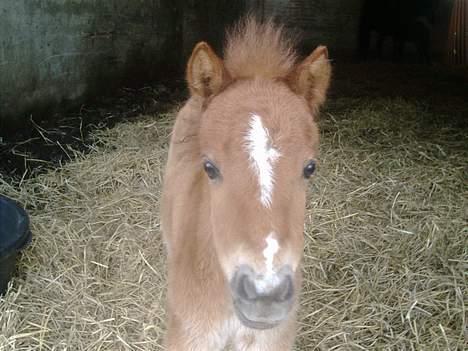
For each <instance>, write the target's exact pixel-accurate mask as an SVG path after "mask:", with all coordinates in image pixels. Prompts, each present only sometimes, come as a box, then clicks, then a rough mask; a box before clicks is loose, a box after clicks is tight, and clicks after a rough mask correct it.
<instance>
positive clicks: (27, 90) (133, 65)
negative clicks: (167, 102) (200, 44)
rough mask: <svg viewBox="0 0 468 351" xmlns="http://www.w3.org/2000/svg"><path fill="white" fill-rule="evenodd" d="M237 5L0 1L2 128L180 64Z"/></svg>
mask: <svg viewBox="0 0 468 351" xmlns="http://www.w3.org/2000/svg"><path fill="white" fill-rule="evenodd" d="M232 3H233V2H232V1H229V0H221V1H216V0H211V1H203V0H190V1H183V0H106V1H96V0H0V132H1V129H2V126H6V124H7V123H6V121H7V120H8V121H9V122H11V121H16V122H18V124H19V125H21V124H22V123H21V122H22V121H24V120H25V119H29V115H30V114H33V115H34V116H35V117H36V118H40V117H43V116H46V115H49V116H50V115H51V113H50V111H51V110H53V109H55V108H56V107H57V106H60V105H61V106H73V105H74V104H75V103H77V102H80V101H83V100H84V99H86V98H89V97H93V96H99V95H102V94H105V93H106V92H109V91H111V90H112V89H113V88H115V87H116V86H119V85H121V84H131V83H138V82H140V83H141V82H148V81H150V80H152V79H156V78H158V77H160V76H161V75H166V74H168V73H169V72H171V71H173V69H180V67H181V65H180V63H181V62H182V60H183V59H184V58H185V57H186V55H187V54H188V52H189V51H190V49H191V48H192V46H193V44H194V41H195V40H198V39H200V38H203V37H207V36H208V38H212V39H214V40H218V41H219V38H218V36H220V35H221V34H222V32H223V27H224V26H225V24H226V23H229V22H232V20H234V18H236V17H237V16H238V15H239V14H240V13H241V12H242V10H243V7H242V6H243V4H244V2H243V1H236V2H234V3H235V5H233V4H232ZM226 9H228V11H225V10H226ZM218 13H219V14H221V15H218Z"/></svg>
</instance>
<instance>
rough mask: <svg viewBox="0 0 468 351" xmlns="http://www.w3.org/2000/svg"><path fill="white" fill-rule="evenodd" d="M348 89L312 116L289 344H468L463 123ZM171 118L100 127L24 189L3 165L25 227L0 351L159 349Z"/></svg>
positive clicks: (3, 305)
mask: <svg viewBox="0 0 468 351" xmlns="http://www.w3.org/2000/svg"><path fill="white" fill-rule="evenodd" d="M349 102H350V101H347V100H346V99H339V100H335V102H333V105H331V106H329V109H328V113H326V114H324V116H323V117H322V121H321V128H322V147H321V156H320V162H321V163H320V167H319V170H318V173H317V176H316V177H315V178H314V179H313V181H312V183H311V186H310V187H311V194H310V197H309V199H310V200H309V203H308V216H307V223H306V231H305V233H306V247H305V259H304V278H305V279H304V288H303V293H302V297H301V299H302V300H301V301H302V303H301V306H302V307H301V309H300V320H299V321H300V322H299V324H300V330H299V336H298V339H297V346H296V349H297V350H313V349H318V350H463V349H464V348H465V349H466V347H467V338H468V335H467V321H466V318H467V314H466V305H467V303H466V302H467V300H466V299H467V293H468V287H467V267H468V254H467V250H468V239H467V237H468V236H467V213H466V198H467V188H466V161H467V156H468V155H467V149H466V145H467V141H468V140H467V135H466V133H464V131H463V130H456V129H453V128H450V126H445V127H444V128H441V126H443V125H444V124H443V123H440V121H438V120H434V116H433V115H431V114H430V113H429V112H427V111H426V110H425V109H424V106H421V105H420V104H418V103H417V102H416V101H413V102H407V101H403V100H399V99H392V100H387V99H376V100H373V101H369V100H360V101H358V102H356V100H353V101H352V106H353V108H352V109H346V108H343V106H347V105H348V104H349ZM333 111H337V112H336V114H335V113H334V112H333ZM172 118H173V114H168V115H162V116H159V118H158V119H157V120H156V119H154V118H150V117H148V118H142V119H141V120H139V121H138V122H134V123H122V124H119V125H117V126H116V127H114V128H113V129H110V130H106V131H103V132H99V133H98V134H97V135H96V136H95V138H96V143H95V150H94V151H93V152H92V153H90V154H88V155H81V156H79V157H78V158H77V159H76V160H75V161H73V162H70V163H68V164H67V165H65V166H64V167H63V168H60V169H57V170H53V171H50V172H49V173H47V174H43V175H40V176H38V177H37V178H34V179H29V180H26V181H24V182H23V183H22V184H21V186H18V184H11V182H9V183H7V182H6V180H2V179H1V178H0V193H3V194H6V195H8V196H11V197H13V198H15V199H18V200H19V201H20V202H22V203H23V204H25V205H26V206H27V208H28V210H29V213H30V215H31V223H32V230H33V233H34V240H33V244H32V246H31V248H30V249H28V250H27V251H26V252H25V254H24V255H23V258H22V260H21V262H20V272H21V274H20V276H19V277H18V278H16V279H15V280H14V283H13V286H12V288H11V289H10V291H9V293H8V294H7V295H6V296H5V297H4V298H3V299H2V300H0V350H2V351H3V350H162V349H163V348H162V346H161V340H162V335H163V330H164V320H165V313H164V294H165V289H166V283H165V255H164V249H163V245H162V242H161V234H160V226H159V225H160V223H159V217H158V206H159V198H160V191H161V180H162V172H163V166H164V164H165V157H166V152H167V146H168V139H169V132H170V128H171V126H172ZM429 121H432V122H431V123H429Z"/></svg>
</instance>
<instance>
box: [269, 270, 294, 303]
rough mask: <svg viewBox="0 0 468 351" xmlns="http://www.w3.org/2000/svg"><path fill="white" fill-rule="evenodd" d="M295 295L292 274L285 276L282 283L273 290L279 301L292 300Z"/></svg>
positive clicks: (274, 296) (275, 297)
mask: <svg viewBox="0 0 468 351" xmlns="http://www.w3.org/2000/svg"><path fill="white" fill-rule="evenodd" d="M293 295H294V285H293V282H292V278H291V277H290V276H286V277H284V279H283V281H282V282H281V284H280V285H279V286H278V287H277V288H276V289H275V291H274V292H273V298H274V299H275V300H276V301H278V302H284V301H287V300H291V299H292V297H293Z"/></svg>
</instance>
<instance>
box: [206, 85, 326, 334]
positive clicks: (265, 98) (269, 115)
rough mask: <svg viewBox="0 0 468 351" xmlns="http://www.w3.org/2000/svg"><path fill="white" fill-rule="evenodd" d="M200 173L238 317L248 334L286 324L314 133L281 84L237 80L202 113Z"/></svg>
mask: <svg viewBox="0 0 468 351" xmlns="http://www.w3.org/2000/svg"><path fill="white" fill-rule="evenodd" d="M200 140H201V141H202V142H201V155H200V167H201V168H203V169H204V171H205V173H206V182H207V183H208V184H209V185H208V188H209V193H210V201H211V214H210V218H211V229H212V234H213V240H214V243H215V247H216V251H217V255H218V257H219V260H220V263H221V266H222V269H223V272H224V274H225V277H226V279H227V281H228V282H229V284H230V288H231V293H232V298H233V302H234V307H235V310H236V313H237V316H238V317H239V319H240V320H241V322H242V323H244V324H245V325H246V326H248V327H252V328H259V329H263V328H270V327H273V326H275V325H277V324H278V323H280V322H281V321H282V320H284V319H285V318H286V317H287V315H288V312H289V311H290V309H291V308H292V306H293V304H294V301H295V299H296V296H297V293H298V290H299V289H298V286H296V285H297V282H298V279H295V278H296V277H298V276H299V274H300V273H299V268H298V265H299V262H300V260H301V256H302V249H303V226H304V212H305V193H306V182H307V179H308V178H309V177H310V176H311V175H312V174H313V172H314V169H315V162H316V161H315V160H316V156H317V147H318V131H317V127H316V125H315V123H314V121H313V116H312V115H311V110H310V109H309V108H308V106H307V104H306V102H305V100H304V99H303V98H302V97H299V96H298V95H296V94H294V93H293V92H292V91H291V90H290V89H289V88H288V87H287V86H286V84H284V83H279V82H273V81H252V80H251V81H248V80H246V81H238V82H236V83H233V84H232V85H231V86H230V87H228V88H227V89H226V90H225V91H223V92H222V93H220V94H219V95H217V96H215V97H214V98H213V99H212V100H211V101H209V103H208V104H207V108H206V110H205V111H204V112H203V115H202V121H201V129H200Z"/></svg>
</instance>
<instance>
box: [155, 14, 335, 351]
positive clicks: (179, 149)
mask: <svg viewBox="0 0 468 351" xmlns="http://www.w3.org/2000/svg"><path fill="white" fill-rule="evenodd" d="M284 38H285V37H284V34H283V32H282V29H278V28H277V27H274V26H273V25H272V23H271V22H267V23H266V24H264V25H260V24H258V23H257V22H255V21H254V20H253V19H247V20H246V21H244V24H243V25H242V26H240V27H237V28H236V29H235V30H234V31H233V32H231V34H230V36H229V38H228V42H227V44H226V53H225V60H224V61H223V60H221V59H220V58H219V57H217V56H216V55H215V54H214V52H213V51H212V50H211V49H210V48H209V46H208V45H207V44H206V43H200V44H198V45H197V46H196V47H195V49H194V52H193V54H192V57H191V58H190V60H189V63H188V67H187V81H188V85H189V87H190V91H191V94H192V96H191V98H190V99H189V100H188V101H187V103H186V105H185V106H184V107H183V108H182V109H181V111H180V112H179V114H178V116H177V119H176V122H175V126H174V130H173V135H172V139H171V145H170V150H169V157H168V162H167V168H166V174H165V182H164V189H163V207H162V221H163V223H162V226H163V233H164V239H165V242H166V246H167V252H168V316H169V320H168V331H167V336H166V345H167V349H168V350H169V351H205V350H210V351H211V350H213V351H220V350H222V349H223V348H224V347H225V346H226V345H228V344H232V346H233V347H234V350H239V351H240V350H242V351H267V350H268V351H280V350H281V351H286V350H290V349H291V347H292V344H293V341H294V336H295V308H293V310H292V311H291V313H290V314H289V317H288V319H286V320H284V321H283V322H282V323H281V324H280V325H279V326H277V327H275V328H273V329H268V330H263V331H260V330H255V329H249V328H247V327H245V326H243V325H241V323H240V322H239V320H238V319H237V318H236V316H235V314H234V312H233V305H232V301H231V294H230V286H229V280H230V278H231V277H232V274H233V271H234V270H235V269H236V267H238V265H239V264H241V263H243V262H242V260H244V261H245V262H248V263H249V264H250V265H251V266H252V267H255V269H257V270H261V269H262V267H263V266H262V262H263V257H262V250H263V249H264V247H265V236H264V235H265V233H266V232H268V231H269V230H270V229H271V228H274V230H275V232H278V242H279V245H280V247H281V251H280V252H279V253H278V255H277V256H276V257H275V265H278V266H279V265H283V264H288V265H290V266H291V267H293V268H294V270H295V278H294V285H295V287H296V291H298V290H299V288H300V280H301V277H300V268H299V264H300V260H301V256H302V247H303V235H302V230H303V223H304V213H305V184H304V181H303V179H302V173H301V172H302V169H303V167H304V162H306V161H307V160H310V159H314V158H316V156H317V149H318V129H317V126H316V124H315V122H314V114H315V113H316V110H317V109H318V106H319V105H320V104H321V103H322V102H323V100H324V97H325V94H326V89H327V88H328V81H329V74H330V68H329V63H328V60H327V59H326V49H324V48H323V47H320V48H318V49H317V50H316V51H314V53H312V55H311V56H309V57H308V58H307V59H306V60H305V61H303V62H302V63H301V64H299V65H295V54H294V51H293V50H292V47H291V45H290V42H289V41H287V40H286V41H285V40H284ZM252 113H255V114H258V115H260V116H262V117H263V121H264V124H265V127H266V128H268V130H269V132H270V134H271V138H272V141H273V143H275V144H277V146H278V147H279V148H280V151H281V154H282V157H281V160H280V161H279V162H278V164H277V166H275V176H276V184H275V192H274V195H273V203H272V206H271V208H270V209H265V208H263V207H262V206H261V205H260V203H259V202H258V201H257V199H256V197H257V195H256V194H257V193H258V184H257V183H256V182H255V177H253V176H252V174H251V173H249V163H248V162H249V161H248V157H247V155H246V153H245V152H244V151H243V149H242V144H243V143H244V139H243V138H244V136H245V131H246V130H247V129H248V127H249V116H250V115H251V114H252ZM205 158H209V159H210V160H212V161H213V162H216V164H217V166H218V167H219V169H220V170H221V172H222V175H223V177H222V180H219V181H217V182H213V181H210V180H209V179H208V177H207V175H206V174H205V173H204V171H203V167H202V163H203V160H204V159H205Z"/></svg>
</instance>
